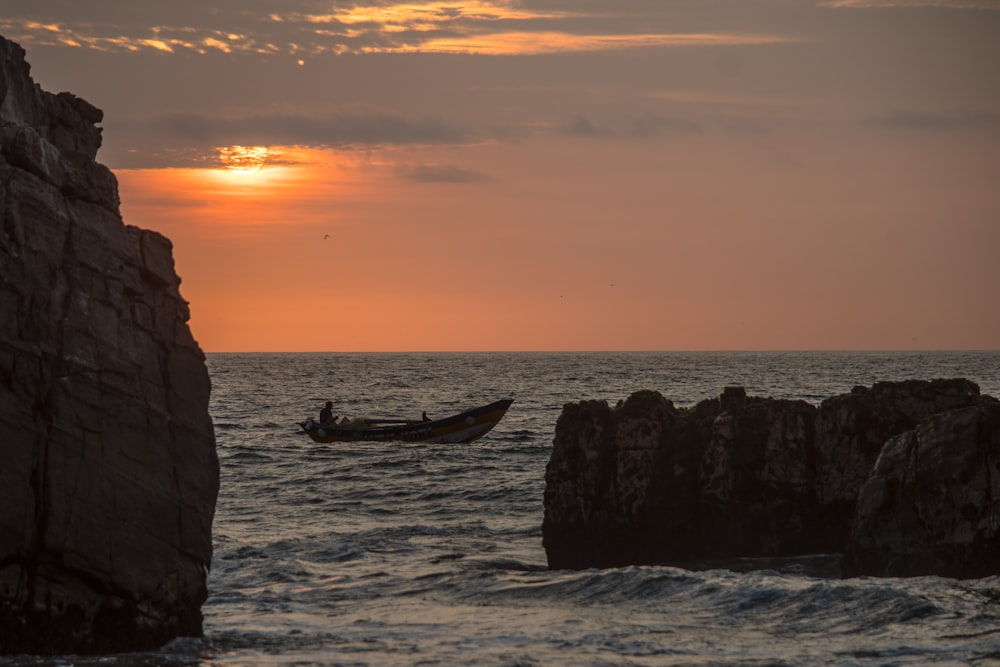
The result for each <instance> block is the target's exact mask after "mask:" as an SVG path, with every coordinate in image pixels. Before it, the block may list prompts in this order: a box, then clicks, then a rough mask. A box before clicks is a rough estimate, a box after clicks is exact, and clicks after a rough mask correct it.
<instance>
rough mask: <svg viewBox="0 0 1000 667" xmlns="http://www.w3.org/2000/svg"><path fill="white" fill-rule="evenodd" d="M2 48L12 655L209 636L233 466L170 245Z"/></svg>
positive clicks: (4, 473) (8, 634)
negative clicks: (218, 535)
mask: <svg viewBox="0 0 1000 667" xmlns="http://www.w3.org/2000/svg"><path fill="white" fill-rule="evenodd" d="M24 57H25V54H24V51H23V50H22V49H21V48H20V47H19V46H17V45H16V44H13V43H11V42H9V41H6V40H4V39H3V38H0V313H2V316H0V653H69V652H73V653H86V652H98V651H119V650H135V649H146V648H155V647H158V646H159V645H161V644H162V643H164V642H165V641H167V640H169V639H171V638H172V637H175V636H178V635H199V634H201V603H202V602H203V601H204V600H205V597H206V573H207V568H208V565H209V562H210V560H211V551H212V540H211V526H212V518H213V514H214V508H215V500H216V495H217V492H218V483H219V468H218V460H217V458H216V452H215V440H214V434H213V429H212V423H211V419H210V418H209V415H208V396H209V379H208V373H207V370H206V367H205V362H204V355H203V354H202V352H201V350H200V349H199V347H198V345H197V343H196V342H195V341H194V339H193V338H192V336H191V332H190V330H189V327H188V324H187V322H188V317H189V315H188V308H187V304H186V303H185V302H184V300H183V299H182V298H181V296H180V293H179V290H178V288H179V284H180V280H179V279H178V277H177V275H176V273H175V272H174V266H173V258H172V255H171V253H172V248H171V244H170V242H169V241H168V240H167V239H166V238H164V237H163V236H161V235H159V234H156V233H154V232H150V231H145V230H141V229H137V228H135V227H130V226H126V225H125V224H123V221H122V219H121V215H120V213H119V206H118V203H119V202H118V187H117V182H116V179H115V177H114V175H113V174H112V173H111V172H110V171H109V170H108V169H107V168H106V167H104V166H102V165H100V164H98V163H97V162H96V161H95V157H96V154H97V150H98V148H99V147H100V144H101V130H100V128H98V127H97V126H96V123H98V122H100V120H101V118H102V113H101V111H100V110H99V109H96V108H95V107H93V106H92V105H90V104H88V103H87V102H85V101H83V100H81V99H79V98H77V97H74V96H73V95H70V94H68V93H60V94H58V95H53V94H51V93H47V92H45V91H42V90H41V89H40V88H39V87H38V86H37V85H36V84H35V83H34V82H33V81H32V80H31V77H30V75H29V66H28V65H27V63H26V62H25V59H24Z"/></svg>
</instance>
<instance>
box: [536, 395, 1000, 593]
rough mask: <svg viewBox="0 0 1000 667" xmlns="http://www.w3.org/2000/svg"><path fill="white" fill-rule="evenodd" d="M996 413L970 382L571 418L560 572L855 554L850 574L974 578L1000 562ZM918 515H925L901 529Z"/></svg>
mask: <svg viewBox="0 0 1000 667" xmlns="http://www.w3.org/2000/svg"><path fill="white" fill-rule="evenodd" d="M998 409H1000V404H998V403H997V401H996V400H995V399H992V398H989V397H983V396H980V393H979V388H978V387H977V386H976V385H975V384H974V383H972V382H969V381H967V380H933V381H907V382H883V383H878V384H876V385H874V386H873V387H871V388H865V387H857V388H855V389H854V390H853V391H852V392H851V393H850V394H847V395H844V396H837V397H833V398H830V399H827V400H826V401H824V402H823V403H822V404H821V405H820V406H818V407H817V406H813V405H811V404H808V403H805V402H802V401H787V400H775V399H770V398H757V397H748V396H746V394H745V392H744V391H743V389H742V388H739V387H730V388H727V389H726V390H725V392H724V393H723V394H722V396H721V397H720V398H719V399H711V400H707V401H702V402H701V403H699V404H697V405H696V406H694V407H692V408H690V409H687V410H679V409H677V408H675V407H674V406H673V404H672V403H671V402H670V401H668V400H666V399H665V398H663V396H661V395H660V394H659V393H657V392H651V391H644V392H637V393H635V394H633V395H632V396H630V397H629V398H628V400H627V401H625V402H624V403H622V404H620V405H619V406H618V407H616V408H614V409H612V408H611V407H609V406H608V405H607V403H605V402H595V401H589V402H582V403H577V404H569V405H567V406H565V407H564V409H563V412H562V415H561V416H560V418H559V421H558V423H557V424H556V435H555V441H554V446H553V451H552V455H551V458H550V460H549V464H548V466H547V468H546V475H545V480H546V488H545V519H544V523H543V538H544V546H545V550H546V554H547V557H548V561H549V565H550V567H558V568H562V567H566V568H582V567H592V566H597V567H602V566H617V565H625V564H636V563H659V562H687V563H690V562H695V561H704V560H711V559H728V558H741V557H783V556H795V555H802V554H816V553H831V552H846V553H848V555H849V558H847V559H845V572H847V573H848V574H894V573H907V574H918V573H921V574H930V573H942V574H943V573H947V574H950V575H952V576H960V575H962V574H963V573H964V574H965V575H967V576H979V573H981V572H983V571H984V569H985V570H988V569H989V568H990V567H991V566H988V565H986V564H987V563H990V562H998V561H996V559H993V561H990V559H989V558H988V556H987V555H986V554H989V553H992V551H991V550H994V551H995V549H996V548H997V545H998V544H1000V533H998V529H1000V525H998V522H996V521H993V522H992V523H991V520H992V517H993V516H995V515H996V516H1000V493H998V491H1000V489H997V488H995V487H996V485H997V483H998V482H997V480H1000V474H998V473H997V471H996V470H995V468H996V466H997V465H998V462H1000V459H998V458H996V457H995V456H994V454H993V450H994V449H995V448H996V443H997V439H998V438H1000V433H998V426H997V420H996V419H995V417H992V416H991V415H994V414H995V411H996V410H998ZM963 411H965V412H963ZM968 411H973V412H968ZM973 414H975V415H977V416H975V417H973V416H971V415H973ZM961 415H965V416H961ZM928 420H930V421H928ZM934 420H937V421H934ZM952 420H959V421H960V422H961V423H960V424H957V425H956V424H952ZM962 420H964V421H962ZM970 420H971V421H970ZM991 420H992V421H991ZM928 424H939V426H938V427H936V428H932V427H931V426H930V425H928ZM962 424H964V426H962ZM970 424H975V425H976V426H975V427H974V426H972V425H970ZM914 429H916V431H914ZM914 433H916V434H917V435H913V434H914ZM904 434H910V435H904ZM921 434H922V435H921ZM894 437H896V438H897V439H893V438H894ZM899 438H902V440H900V439H899ZM907 438H910V439H907ZM912 438H917V440H916V441H915V442H917V443H919V444H913V441H912ZM893 443H895V444H893ZM904 443H909V444H904ZM897 450H898V451H901V452H905V454H895V452H897ZM918 450H919V451H920V452H924V454H922V455H920V456H919V457H918V456H917V455H916V454H914V452H915V451H918ZM928 452H934V455H931V454H929V453H928ZM945 452H947V455H945ZM915 460H919V461H922V462H923V465H925V466H929V467H927V468H922V469H921V470H922V472H921V474H922V475H923V477H922V478H920V479H919V481H914V479H915V478H914V472H913V470H914V468H915V466H916V464H915V463H914V461H915ZM876 461H878V462H879V463H878V465H876ZM873 469H874V471H875V477H874V478H872V480H873V481H869V476H870V475H872V474H873ZM938 475H943V476H944V477H943V478H942V479H935V478H936V476H938ZM945 479H947V480H950V481H948V482H945ZM901 480H905V483H904V482H903V481H901ZM956 480H958V481H956ZM945 484H948V485H950V486H949V490H948V491H947V493H946V492H944V491H942V490H941V487H942V485H945ZM862 488H864V489H865V491H864V493H862ZM859 494H861V502H860V503H859ZM948 494H950V495H949V496H948V498H949V502H948V504H947V506H946V507H943V508H942V507H940V503H939V502H938V501H939V500H940V499H941V498H942V497H943V496H944V495H948ZM915 499H920V500H919V501H917V500H915ZM994 499H996V500H994ZM913 502H922V503H924V506H923V510H922V511H920V512H917V513H916V514H913V515H908V514H905V512H904V513H903V514H901V515H899V516H896V515H897V514H898V513H899V512H901V511H902V510H901V509H900V508H902V507H904V506H908V503H913ZM935 508H937V509H935ZM963 513H964V514H963ZM856 515H857V516H856ZM904 515H905V516H904ZM962 516H965V517H966V518H965V519H962ZM890 518H891V520H892V521H895V522H896V523H895V524H894V525H895V526H896V530H895V532H893V531H884V530H882V526H884V525H885V523H884V522H885V521H888V520H889V519H890ZM927 521H931V523H930V524H926V522H927ZM970 521H971V522H972V523H971V525H969V522H970ZM921 522H925V523H921ZM963 522H964V523H963ZM914 526H920V527H921V531H922V532H921V538H920V539H919V540H918V539H917V538H915V537H914V536H913V534H912V533H911V529H912V528H913V527H914ZM920 540H922V541H920ZM897 549H906V550H907V553H909V554H910V555H909V556H907V557H899V553H898V552H897V551H895V550H897ZM928 550H929V551H934V552H935V553H937V554H938V555H937V556H934V557H931V556H928V555H926V554H924V552H927V551H928ZM886 551H888V552H893V553H895V554H896V557H888V556H886V555H885V553H884V552H886ZM918 551H919V552H920V553H921V554H924V555H918V553H917V552H918ZM944 552H948V553H949V554H951V555H950V556H948V557H947V558H945V557H944V556H942V555H941V554H942V553H944ZM972 552H976V553H975V554H973V553H972ZM879 554H882V555H881V556H880V555H879ZM903 563H905V565H903ZM973 563H976V564H978V565H977V566H976V567H972V564H973ZM992 567H993V569H994V571H993V573H996V572H997V571H998V570H1000V565H996V566H992Z"/></svg>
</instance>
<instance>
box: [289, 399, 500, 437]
mask: <svg viewBox="0 0 1000 667" xmlns="http://www.w3.org/2000/svg"><path fill="white" fill-rule="evenodd" d="M513 402H514V401H513V400H511V399H503V400H500V401H496V402H494V403H490V404H489V405H484V406H482V407H478V408H473V409H471V410H466V411H465V412H462V413H459V414H457V415H452V416H450V417H444V418H443V419H433V420H431V421H413V422H406V423H404V424H393V425H391V426H367V427H356V426H353V425H352V426H349V427H347V428H342V427H337V426H333V427H324V426H321V425H320V424H317V423H315V422H312V421H306V422H302V423H300V424H299V425H300V426H301V427H302V428H303V430H305V432H306V433H307V434H308V435H309V437H310V438H312V440H313V442H319V443H329V442H368V441H380V440H398V441H401V442H428V443H465V442H472V441H473V440H475V439H476V438H480V437H482V436H483V435H485V434H486V433H488V432H489V431H490V430H491V429H492V428H493V427H494V426H496V425H497V423H498V422H499V421H500V420H501V419H502V418H503V416H504V415H505V414H506V413H507V408H509V407H510V404H511V403H513Z"/></svg>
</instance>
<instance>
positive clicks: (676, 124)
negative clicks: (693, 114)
mask: <svg viewBox="0 0 1000 667" xmlns="http://www.w3.org/2000/svg"><path fill="white" fill-rule="evenodd" d="M701 131H702V129H701V126H700V125H699V124H698V123H695V122H694V121H691V120H687V119H683V118H664V117H663V116H658V115H656V114H652V113H645V114H643V115H641V116H639V117H638V118H636V119H634V120H633V121H631V123H630V127H629V130H628V134H629V135H630V136H633V137H640V138H646V137H652V136H654V135H657V134H662V133H665V132H666V133H680V134H701Z"/></svg>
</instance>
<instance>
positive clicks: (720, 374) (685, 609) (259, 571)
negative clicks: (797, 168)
mask: <svg viewBox="0 0 1000 667" xmlns="http://www.w3.org/2000/svg"><path fill="white" fill-rule="evenodd" d="M208 367H209V372H210V374H211V378H212V385H213V390H212V399H211V413H212V417H213V420H214V422H215V429H216V434H217V440H218V451H219V457H220V463H221V478H222V480H221V481H222V484H221V491H220V495H219V501H218V506H217V510H216V517H215V524H214V540H215V554H214V558H213V561H212V568H211V572H210V575H209V581H208V587H209V599H208V601H207V602H206V603H205V605H204V608H203V610H204V614H205V637H204V638H203V639H180V640H177V641H175V642H172V643H171V644H169V645H168V646H166V647H164V649H162V650H161V651H159V652H156V653H151V654H132V655H126V656H109V657H101V658H77V657H72V656H66V657H62V658H57V659H52V658H46V659H26V658H21V659H18V660H11V659H6V662H5V659H2V658H0V665H3V664H8V663H9V664H19V665H20V664H34V665H42V664H44V665H68V664H94V665H97V664H100V665H131V664H145V665H153V664H206V665H209V664H211V665H345V666H346V665H372V666H376V665H448V666H453V665H495V666H511V667H513V666H529V665H593V666H611V665H615V666H624V665H642V666H646V665H650V666H652V665H657V666H659V665H701V666H709V665H713V666H714V665H719V666H721V665H754V666H765V665H768V666H779V665H821V666H822V665H831V666H832V665H837V666H844V665H928V664H933V665H993V664H1000V577H990V578H986V579H978V580H954V579H946V578H939V577H920V578H912V579H879V578H858V579H847V580H840V579H828V578H822V577H814V576H809V575H807V574H804V573H803V571H797V570H796V569H795V567H791V568H784V569H782V570H781V571H777V570H767V569H761V570H751V571H735V570H731V569H709V570H705V571H688V570H684V569H679V568H674V567H666V566H662V567H625V568H620V569H608V570H596V569H591V570H583V571H564V570H559V571H550V570H548V569H547V567H546V560H545V552H544V550H543V548H542V534H541V525H542V518H543V512H544V509H543V505H542V494H543V491H544V487H545V481H544V474H545V465H546V463H547V462H548V459H549V453H550V451H551V445H552V439H553V435H554V431H555V423H556V420H557V418H558V417H559V414H560V411H561V409H562V406H563V405H564V404H565V403H567V402H575V401H579V400H586V399H605V400H607V401H609V402H610V403H611V404H612V405H613V404H614V403H616V402H617V401H618V400H621V399H625V398H627V397H628V396H629V394H631V393H632V392H634V391H637V390H640V389H655V390H658V391H660V392H661V393H662V394H663V395H664V396H665V397H667V398H668V399H670V400H672V401H673V402H674V403H675V404H676V405H678V406H688V405H692V404H694V403H696V402H698V401H700V400H703V399H706V398H713V397H716V396H718V395H719V394H721V393H722V390H723V388H724V387H726V386H730V385H742V386H744V387H745V388H746V390H747V393H748V394H750V395H756V396H771V397H774V398H791V399H804V400H807V401H810V402H814V403H817V404H818V403H819V402H820V401H822V400H823V399H824V398H827V397H830V396H834V395H837V394H842V393H846V392H849V391H850V390H851V388H852V387H854V386H856V385H868V386H870V385H871V384H873V383H875V382H877V381H882V380H904V379H912V378H917V379H932V378H938V377H945V378H950V377H966V378H968V379H971V380H973V381H975V382H977V383H978V384H979V385H980V388H981V390H982V392H983V393H984V394H990V395H992V396H996V397H1000V352H898V353H892V352H869V353H855V352H850V353H848V352H786V353H781V352H760V353H756V352H755V353H750V352H746V353H735V352H701V353H680V352H677V353H453V354H452V353H434V354H430V353H428V354H411V353H406V354H403V353H399V354H360V353H358V354H333V353H331V354H318V353H316V354H209V355H208ZM505 397H509V398H513V399H514V404H513V405H512V406H511V408H510V410H509V411H508V413H507V415H506V416H505V417H504V419H503V420H502V421H501V422H500V423H499V425H498V426H497V427H496V428H495V429H494V430H493V431H491V432H490V433H488V434H487V435H486V436H485V437H483V438H481V439H480V440H477V441H476V442H474V443H471V444H465V445H430V444H404V443H374V442H373V443H353V444H349V445H348V444H325V445H318V444H315V443H313V442H312V441H311V440H309V439H308V438H307V437H305V436H304V434H303V433H302V432H301V430H300V429H299V427H298V426H297V425H296V422H299V421H302V420H304V419H305V418H306V417H308V416H313V417H315V416H316V415H317V414H318V412H319V410H320V408H321V407H322V405H323V403H325V401H327V400H331V401H333V403H334V406H335V407H334V412H335V414H338V415H347V416H350V417H381V418H415V417H419V415H420V414H421V412H423V411H426V412H427V413H428V414H429V415H430V416H431V417H438V416H445V415H447V414H450V413H453V412H457V411H459V410H462V409H465V408H468V407H473V406H476V405H480V404H485V403H489V402H491V401H494V400H496V399H499V398H505Z"/></svg>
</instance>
